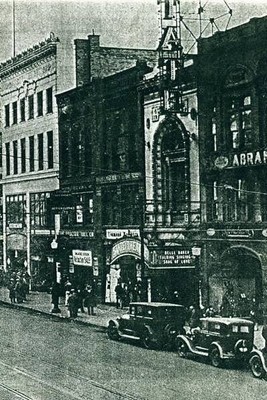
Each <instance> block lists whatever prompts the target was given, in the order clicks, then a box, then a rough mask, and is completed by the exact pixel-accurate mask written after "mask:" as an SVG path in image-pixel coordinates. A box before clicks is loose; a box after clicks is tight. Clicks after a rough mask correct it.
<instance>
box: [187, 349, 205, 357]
mask: <svg viewBox="0 0 267 400" xmlns="http://www.w3.org/2000/svg"><path fill="white" fill-rule="evenodd" d="M191 351H192V353H193V354H196V355H198V356H204V357H207V356H208V355H209V353H208V352H207V351H201V350H198V349H196V348H194V349H191Z"/></svg>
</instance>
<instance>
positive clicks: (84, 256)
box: [72, 250, 93, 267]
mask: <svg viewBox="0 0 267 400" xmlns="http://www.w3.org/2000/svg"><path fill="white" fill-rule="evenodd" d="M72 258H73V264H74V265H84V266H87V267H92V265H93V261H92V252H91V251H90V250H86V251H85V250H72Z"/></svg>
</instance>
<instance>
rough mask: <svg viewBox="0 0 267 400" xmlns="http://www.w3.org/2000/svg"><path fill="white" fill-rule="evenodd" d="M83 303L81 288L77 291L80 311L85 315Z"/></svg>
mask: <svg viewBox="0 0 267 400" xmlns="http://www.w3.org/2000/svg"><path fill="white" fill-rule="evenodd" d="M83 301H84V293H83V290H82V289H81V288H78V290H77V302H78V311H79V310H81V312H82V313H84V308H83Z"/></svg>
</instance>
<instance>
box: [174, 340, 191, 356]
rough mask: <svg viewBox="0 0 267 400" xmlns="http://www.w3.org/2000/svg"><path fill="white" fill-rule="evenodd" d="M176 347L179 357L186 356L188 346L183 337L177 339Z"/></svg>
mask: <svg viewBox="0 0 267 400" xmlns="http://www.w3.org/2000/svg"><path fill="white" fill-rule="evenodd" d="M176 348H177V353H178V355H179V357H182V358H185V357H186V353H187V350H188V347H187V345H186V344H185V342H184V341H183V340H182V339H177V342H176Z"/></svg>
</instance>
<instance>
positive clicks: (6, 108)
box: [5, 104, 10, 127]
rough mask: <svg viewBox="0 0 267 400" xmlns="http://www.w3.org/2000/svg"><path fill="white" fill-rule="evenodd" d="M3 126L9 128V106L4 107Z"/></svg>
mask: <svg viewBox="0 0 267 400" xmlns="http://www.w3.org/2000/svg"><path fill="white" fill-rule="evenodd" d="M5 126H6V127H8V126H10V106H9V104H6V105H5Z"/></svg>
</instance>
